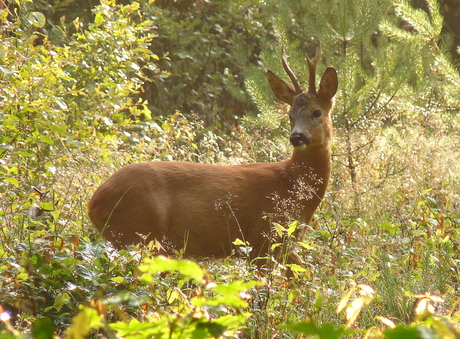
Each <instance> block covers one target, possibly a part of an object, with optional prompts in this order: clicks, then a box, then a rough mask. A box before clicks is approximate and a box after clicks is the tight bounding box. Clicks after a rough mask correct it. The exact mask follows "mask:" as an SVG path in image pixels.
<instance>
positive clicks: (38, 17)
mask: <svg viewBox="0 0 460 339" xmlns="http://www.w3.org/2000/svg"><path fill="white" fill-rule="evenodd" d="M29 22H30V23H31V24H32V25H34V26H35V27H37V28H42V27H44V26H45V24H46V18H45V16H44V15H43V13H40V12H31V13H30V14H29Z"/></svg>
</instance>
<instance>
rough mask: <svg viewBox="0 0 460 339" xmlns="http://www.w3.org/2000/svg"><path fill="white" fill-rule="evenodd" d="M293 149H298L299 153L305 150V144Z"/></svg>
mask: <svg viewBox="0 0 460 339" xmlns="http://www.w3.org/2000/svg"><path fill="white" fill-rule="evenodd" d="M294 148H295V149H298V150H299V151H301V150H303V149H305V148H307V145H306V144H302V145H300V146H294Z"/></svg>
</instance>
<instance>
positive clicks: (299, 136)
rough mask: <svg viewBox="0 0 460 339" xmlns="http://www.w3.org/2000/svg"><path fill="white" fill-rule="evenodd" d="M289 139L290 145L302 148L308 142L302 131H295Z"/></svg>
mask: <svg viewBox="0 0 460 339" xmlns="http://www.w3.org/2000/svg"><path fill="white" fill-rule="evenodd" d="M290 141H291V145H292V146H294V147H302V148H303V147H305V146H307V145H308V144H309V142H310V138H309V137H307V136H306V135H305V134H303V133H298V132H295V133H292V134H291V138H290Z"/></svg>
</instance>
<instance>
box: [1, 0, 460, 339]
mask: <svg viewBox="0 0 460 339" xmlns="http://www.w3.org/2000/svg"><path fill="white" fill-rule="evenodd" d="M414 3H415V4H416V5H417V7H419V4H418V2H417V1H414ZM440 4H442V6H440V5H439V4H438V3H437V2H436V1H435V0H427V1H426V2H425V3H423V6H421V7H422V8H423V9H420V8H418V9H417V8H416V7H413V6H412V5H411V4H410V3H408V2H406V1H404V0H394V1H391V0H366V1H365V0H346V1H343V0H324V1H303V2H300V1H294V0H283V1H275V0H266V1H257V0H251V1H242V0H238V1H225V0H217V1H212V2H211V1H201V0H195V1H194V0H177V1H169V0H157V1H152V0H150V1H147V0H141V1H119V2H118V3H116V2H115V1H109V0H104V1H101V3H96V2H95V1H92V0H88V1H76V0H75V1H72V0H69V1H62V2H61V1H51V2H50V1H34V2H32V1H25V0H24V1H23V0H16V1H4V0H0V34H1V35H2V39H1V41H0V272H1V275H0V321H1V327H0V328H1V332H0V335H1V336H2V337H7V338H8V337H9V338H23V337H40V338H52V337H53V335H58V336H60V337H66V338H83V337H86V336H88V335H90V336H94V337H108V338H115V337H126V338H144V337H145V338H152V337H154V338H208V337H232V338H275V337H276V338H297V337H299V336H300V335H304V336H306V337H310V336H311V337H320V338H340V337H350V338H351V337H353V338H354V337H366V338H422V337H423V338H456V337H458V336H460V333H459V327H458V326H459V324H460V310H459V301H460V299H459V297H458V290H459V289H460V256H459V250H458V247H459V244H460V230H459V226H458V225H459V222H460V205H459V191H458V187H459V183H460V165H459V164H460V157H459V153H458V150H459V149H460V145H459V143H460V142H459V140H460V138H459V136H460V135H459V133H460V132H459V130H460V128H459V127H460V126H459V123H458V117H457V116H458V112H459V109H460V104H459V101H458V97H459V94H460V93H459V92H460V90H459V88H460V86H459V85H460V76H459V73H458V69H456V66H455V62H454V61H453V60H452V59H451V57H450V54H451V52H452V51H455V50H456V48H457V47H458V46H456V45H455V43H454V41H458V40H456V37H455V36H452V35H450V34H449V32H454V30H452V29H448V27H447V26H446V25H447V24H448V23H449V22H451V21H450V18H451V17H455V13H450V12H448V11H446V8H452V3H451V2H450V1H447V0H444V1H441V2H440ZM325 18H326V19H325ZM446 18H447V19H446ZM318 41H321V44H322V48H323V51H324V57H323V60H322V63H321V65H320V68H321V69H320V70H319V71H320V72H322V71H323V70H324V68H325V67H326V66H328V65H334V67H335V68H337V70H338V72H339V83H340V86H339V92H338V95H337V98H336V101H337V104H336V108H335V111H334V112H335V113H334V123H335V128H336V136H335V143H334V159H333V160H334V170H333V178H332V182H331V184H330V187H329V193H328V195H327V197H326V199H325V201H324V203H323V204H322V206H321V208H320V209H319V210H318V211H317V213H316V218H315V221H314V223H313V224H312V225H309V227H310V228H311V231H310V232H308V234H307V237H306V239H304V241H302V242H301V243H300V244H298V247H299V254H300V255H301V256H302V259H303V260H304V263H305V265H304V267H302V268H299V269H298V270H297V271H296V277H295V278H294V279H293V280H292V281H289V282H287V281H286V280H285V278H284V276H283V265H282V263H280V264H278V263H276V262H274V265H273V268H272V269H271V270H267V271H266V272H257V271H255V270H254V267H253V265H252V264H251V263H250V262H248V261H247V260H245V259H244V258H242V259H232V258H227V259H223V260H203V261H199V262H198V264H197V263H196V262H191V261H187V260H181V257H180V253H178V258H177V259H173V258H170V259H166V258H163V257H161V256H156V255H155V253H156V251H157V248H158V244H155V243H150V244H140V245H138V246H132V247H129V248H127V249H125V250H122V251H117V250H115V249H114V248H112V247H111V246H110V244H107V243H105V242H104V241H103V240H101V239H100V238H99V236H98V235H97V234H96V233H95V232H94V230H93V228H92V226H91V225H90V223H89V220H88V218H87V215H86V204H87V202H88V200H89V198H90V196H91V194H92V192H94V190H95V188H96V187H97V186H98V185H99V184H100V183H101V182H102V181H103V180H105V179H106V178H107V177H108V175H109V174H110V173H112V172H114V171H115V170H116V169H117V168H120V167H121V166H123V165H125V164H127V163H132V162H139V161H148V160H186V161H196V162H207V163H219V164H238V163H247V162H255V161H261V162H269V161H279V160H282V159H285V158H287V157H288V156H289V152H290V149H289V144H288V140H287V139H288V138H287V135H288V131H287V128H288V127H287V126H288V120H287V116H286V115H285V114H284V113H283V114H279V112H285V111H286V109H287V108H286V107H285V106H283V105H280V104H279V103H277V102H275V99H274V97H273V95H272V94H271V92H270V91H269V89H268V86H267V84H266V79H265V75H264V73H265V72H264V71H265V69H272V70H273V71H275V72H276V73H277V74H279V75H282V76H284V75H283V73H284V72H283V70H282V67H281V64H280V60H279V56H280V50H281V48H282V47H283V48H284V49H285V50H286V51H287V53H288V54H289V55H290V57H291V58H290V62H291V65H292V68H293V69H294V70H295V72H296V73H297V74H298V77H299V78H300V79H307V75H308V68H307V64H306V62H305V59H304V53H305V52H308V53H309V54H310V55H311V54H313V53H314V50H315V49H316V47H317V45H318ZM295 227H296V223H293V224H291V225H277V226H276V231H277V232H281V233H285V234H286V235H288V236H287V237H286V241H294V240H293V239H289V234H292V230H293V229H294V228H295ZM242 246H244V244H242Z"/></svg>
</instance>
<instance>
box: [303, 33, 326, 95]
mask: <svg viewBox="0 0 460 339" xmlns="http://www.w3.org/2000/svg"><path fill="white" fill-rule="evenodd" d="M322 54H323V53H322V51H321V41H318V49H317V50H316V55H315V57H314V59H313V60H311V59H310V57H309V56H308V53H307V55H306V56H307V62H308V68H309V69H310V78H309V79H310V80H309V84H308V92H309V93H316V67H317V66H318V63H319V60H320V59H321V55H322Z"/></svg>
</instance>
